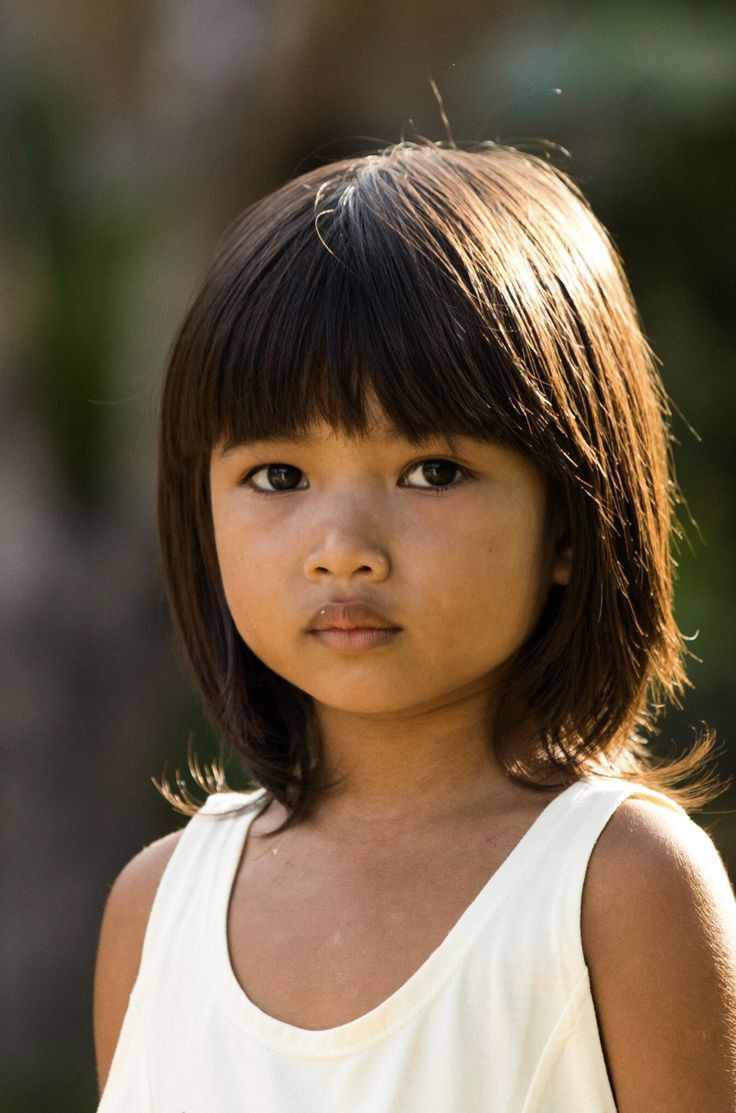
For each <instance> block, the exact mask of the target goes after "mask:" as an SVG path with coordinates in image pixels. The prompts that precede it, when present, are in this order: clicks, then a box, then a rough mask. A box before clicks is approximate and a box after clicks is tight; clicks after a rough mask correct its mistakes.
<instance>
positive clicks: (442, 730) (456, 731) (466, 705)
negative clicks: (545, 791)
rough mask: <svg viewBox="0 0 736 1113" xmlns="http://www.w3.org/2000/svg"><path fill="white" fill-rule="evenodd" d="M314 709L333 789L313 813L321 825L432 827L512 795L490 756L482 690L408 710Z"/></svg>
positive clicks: (488, 708)
mask: <svg viewBox="0 0 736 1113" xmlns="http://www.w3.org/2000/svg"><path fill="white" fill-rule="evenodd" d="M316 712H317V716H318V721H319V726H320V732H321V735H322V739H323V746H324V754H325V776H324V782H325V783H326V784H327V785H328V786H331V787H329V788H328V790H327V792H326V793H325V794H324V795H323V796H322V797H320V801H319V804H318V805H317V807H316V809H315V817H317V816H318V817H319V821H320V822H330V823H331V822H334V823H340V822H342V821H343V820H344V821H345V822H346V823H347V824H349V825H351V826H352V827H355V825H356V824H358V825H360V824H365V825H366V826H372V825H376V824H383V823H386V822H388V823H397V822H402V821H404V820H405V821H406V822H408V823H410V824H411V825H416V824H421V823H423V822H425V821H430V820H431V821H432V822H436V821H437V820H438V819H439V818H441V817H443V816H447V817H450V816H457V815H458V814H459V813H461V812H467V811H469V810H473V809H475V808H476V807H478V806H482V807H485V808H487V807H488V806H493V803H494V802H496V803H498V802H500V801H502V800H505V799H506V798H507V797H508V795H509V792H510V791H513V788H514V782H513V781H512V780H511V778H510V777H509V776H508V774H507V773H505V772H504V770H503V769H502V768H501V766H500V765H499V763H498V762H497V760H496V758H495V756H494V754H493V748H492V738H493V729H494V721H495V717H496V708H495V705H494V701H493V700H492V699H491V698H490V697H489V693H488V691H487V690H484V691H476V692H470V693H464V694H462V695H460V696H457V697H455V698H453V699H452V700H446V701H444V702H442V703H439V704H434V705H433V706H431V707H430V706H427V707H424V708H419V709H412V711H411V712H396V713H393V714H388V713H386V714H382V715H356V714H354V713H350V712H345V711H341V710H339V709H336V708H332V707H326V706H324V705H318V706H317V707H316ZM333 782H337V783H334V784H333Z"/></svg>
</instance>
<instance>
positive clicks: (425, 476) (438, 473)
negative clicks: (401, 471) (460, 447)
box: [406, 460, 468, 491]
mask: <svg viewBox="0 0 736 1113" xmlns="http://www.w3.org/2000/svg"><path fill="white" fill-rule="evenodd" d="M415 474H417V475H418V479H419V482H415V483H411V484H406V486H411V487H418V488H419V489H420V490H421V489H424V490H425V491H427V490H432V489H435V490H436V489H442V488H443V487H456V486H458V484H457V482H456V479H457V476H458V475H459V474H460V475H463V476H464V477H465V476H467V475H468V472H467V470H466V469H465V468H463V467H461V466H460V464H456V463H455V462H454V461H453V460H422V461H421V462H420V463H419V464H415V465H414V467H412V468H411V469H410V470H409V471H408V472H406V477H409V476H411V475H415Z"/></svg>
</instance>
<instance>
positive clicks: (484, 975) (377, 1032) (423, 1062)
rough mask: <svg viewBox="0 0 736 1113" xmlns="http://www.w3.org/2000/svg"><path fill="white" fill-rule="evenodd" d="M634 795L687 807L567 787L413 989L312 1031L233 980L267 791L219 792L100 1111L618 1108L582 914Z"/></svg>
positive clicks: (594, 785) (170, 885) (167, 899)
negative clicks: (236, 899)
mask: <svg viewBox="0 0 736 1113" xmlns="http://www.w3.org/2000/svg"><path fill="white" fill-rule="evenodd" d="M627 796H638V797H644V798H645V799H648V800H652V801H654V802H655V803H659V804H661V805H663V806H665V807H669V808H673V809H674V810H676V811H678V812H680V813H682V814H683V815H685V816H687V813H686V812H685V811H684V809H682V808H681V807H680V806H679V805H678V804H676V803H675V802H674V801H673V800H671V799H670V798H669V797H668V796H665V795H663V794H661V793H659V792H655V791H653V790H651V789H647V788H644V787H643V786H640V785H636V784H632V783H630V782H627V781H624V780H619V779H615V780H614V779H602V778H599V779H593V780H590V781H579V782H576V783H575V784H573V785H570V786H569V787H568V788H567V789H565V791H564V792H562V793H561V794H560V795H559V796H556V797H554V798H553V799H552V801H551V802H550V803H549V804H547V806H546V807H545V809H544V811H543V812H542V813H541V815H539V816H538V818H537V819H536V820H535V822H534V823H533V824H532V826H531V827H530V828H529V830H528V831H527V832H526V834H525V835H524V836H523V838H522V839H521V841H520V842H519V843H518V844H517V845H516V847H515V848H514V850H513V851H512V852H511V854H510V855H509V856H508V858H507V859H506V860H505V861H504V862H503V864H502V865H501V867H500V868H499V869H498V870H496V872H495V873H494V874H493V876H492V877H491V878H490V880H489V881H488V882H487V883H486V885H485V886H484V888H483V889H482V890H481V891H480V893H479V894H478V895H477V897H476V898H475V899H474V900H473V901H472V903H471V904H470V905H469V907H468V908H467V909H466V910H465V912H464V913H463V914H462V916H461V917H460V919H459V920H458V921H457V923H456V924H455V926H454V927H453V928H452V930H451V931H450V932H449V934H448V935H447V936H446V937H445V939H444V940H443V941H442V943H440V945H439V946H438V947H437V949H436V950H435V951H433V952H432V954H431V955H430V956H429V958H428V959H427V960H426V961H425V962H424V963H423V964H422V966H421V967H420V968H419V969H418V970H417V971H416V972H415V973H414V974H413V975H412V976H411V977H410V978H409V980H408V981H406V982H405V983H404V984H403V985H402V986H401V987H400V988H399V989H397V990H396V992H395V993H392V994H391V996H390V997H389V998H388V999H387V1000H385V1001H383V1003H382V1004H380V1005H378V1006H377V1007H376V1008H374V1009H372V1010H371V1011H370V1012H369V1013H366V1014H365V1015H363V1016H360V1017H358V1018H357V1019H356V1020H352V1021H350V1022H349V1023H347V1024H341V1025H340V1026H339V1027H337V1028H329V1029H323V1030H319V1031H312V1030H307V1029H303V1028H298V1027H295V1026H294V1025H291V1024H287V1023H285V1022H283V1021H280V1020H277V1019H275V1018H274V1017H271V1016H269V1015H267V1014H266V1013H265V1012H263V1011H262V1010H261V1009H259V1008H258V1007H257V1006H256V1005H255V1004H254V1003H253V1002H252V1001H250V1000H249V999H248V997H247V995H246V994H245V992H244V991H243V989H242V988H241V986H240V985H239V983H238V981H237V980H236V978H235V974H234V972H233V969H232V966H231V963H230V958H229V954H228V946H227V926H226V925H227V909H228V903H229V898H230V892H231V889H232V885H233V880H234V877H235V874H236V871H237V868H238V864H239V861H240V857H241V853H242V849H243V845H244V842H245V838H246V835H247V832H248V828H249V826H250V824H251V822H252V821H253V819H254V817H255V816H256V815H257V814H258V812H259V811H260V810H261V808H262V806H263V805H264V804H265V803H266V799H267V798H266V795H265V792H264V791H263V790H260V791H259V792H257V793H251V794H248V795H246V794H242V793H224V794H220V795H215V796H211V797H210V798H209V799H208V800H207V802H206V803H205V804H204V806H203V807H202V808H201V810H200V811H199V812H198V813H197V814H196V815H195V816H194V817H193V818H192V819H191V820H190V821H189V822H188V824H187V826H186V827H185V829H184V832H183V834H182V837H181V839H180V840H179V843H178V844H177V847H176V849H175V851H174V853H173V855H172V857H171V859H170V860H169V863H168V865H167V867H166V870H165V872H164V875H163V877H162V879H161V882H160V884H159V888H158V891H157V894H156V897H155V900H154V903H153V907H152V910H151V915H150V919H149V923H148V927H147V931H146V936H145V941H144V946H143V955H142V959H141V967H140V971H139V974H138V978H137V980H136V983H135V986H134V988H133V991H132V993H131V996H130V1003H129V1005H128V1010H127V1013H126V1015H125V1020H124V1023H123V1026H122V1030H121V1033H120V1037H119V1040H118V1044H117V1048H116V1051H115V1055H114V1058H113V1062H112V1066H111V1069H110V1074H109V1077H108V1080H107V1084H106V1087H105V1091H104V1094H103V1097H102V1101H101V1104H100V1106H99V1111H98V1113H615V1110H616V1105H615V1102H614V1098H613V1093H612V1090H611V1086H610V1083H609V1079H608V1074H607V1071H606V1064H605V1060H604V1057H603V1051H602V1048H601V1043H600V1037H599V1032H598V1026H597V1022H596V1014H595V1009H594V1005H593V999H592V996H591V990H590V982H589V979H588V970H587V968H586V965H585V959H584V955H583V949H582V939H581V929H580V913H581V898H582V891H583V882H584V880H585V872H586V868H587V864H588V859H589V857H590V854H591V851H592V849H593V847H594V845H595V842H596V840H597V838H598V836H599V835H600V833H601V831H602V830H603V828H604V827H605V825H606V823H607V822H608V820H609V818H610V816H611V815H612V814H613V812H614V811H615V810H616V808H617V807H618V805H619V804H620V803H621V801H622V800H624V799H625V798H626V797H627ZM429 868H430V867H428V870H429ZM427 883H428V884H431V878H430V877H429V876H428V879H427ZM295 915H298V910H297V909H295Z"/></svg>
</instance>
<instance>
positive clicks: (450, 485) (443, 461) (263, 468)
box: [240, 456, 473, 498]
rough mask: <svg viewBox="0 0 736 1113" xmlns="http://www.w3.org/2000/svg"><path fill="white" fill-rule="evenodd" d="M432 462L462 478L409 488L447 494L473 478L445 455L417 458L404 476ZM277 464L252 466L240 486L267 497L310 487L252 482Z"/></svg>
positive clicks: (470, 473)
mask: <svg viewBox="0 0 736 1113" xmlns="http://www.w3.org/2000/svg"><path fill="white" fill-rule="evenodd" d="M430 463H431V464H439V463H441V464H452V465H453V467H455V468H457V471H458V472H459V473H460V476H461V478H460V479H459V480H457V479H456V481H455V482H454V483H446V484H445V485H444V486H440V487H432V486H427V487H409V488H408V490H411V491H421V492H422V493H423V494H425V493H426V494H431V495H446V494H447V493H448V492H449V491H450V490H452V488H454V487H460V486H462V484H463V483H465V482H467V480H468V479H472V478H473V473H472V472H471V471H470V470H469V468H466V467H463V465H462V464H458V463H457V461H456V460H448V459H447V458H446V457H444V456H427V457H425V458H424V459H423V460H417V462H416V463H414V464H412V465H411V466H410V467H409V468H407V469H406V471H405V472H403V475H402V478H403V476H404V475H408V474H410V473H411V472H413V471H414V470H415V469H416V468H420V467H421V466H422V465H423V464H430ZM277 464H280V461H272V462H271V463H269V464H258V465H257V466H256V467H254V468H250V469H249V470H248V471H247V472H246V473H245V475H244V476H243V478H242V479H241V480H240V486H243V487H245V486H247V487H249V489H250V490H251V491H252V492H253V493H254V494H256V495H265V496H266V497H267V498H271V497H272V496H273V495H290V494H292V493H294V492H295V491H304V490H307V489H308V488H305V487H292V488H290V489H286V490H283V491H264V490H262V489H261V488H260V487H255V486H253V485H252V484H251V483H250V480H251V479H252V478H253V476H254V475H257V474H258V472H261V471H267V470H268V468H270V467H274V466H277ZM282 466H284V467H292V466H293V465H291V464H285V465H282ZM294 470H295V471H301V468H294ZM301 474H302V475H304V472H302V473H301Z"/></svg>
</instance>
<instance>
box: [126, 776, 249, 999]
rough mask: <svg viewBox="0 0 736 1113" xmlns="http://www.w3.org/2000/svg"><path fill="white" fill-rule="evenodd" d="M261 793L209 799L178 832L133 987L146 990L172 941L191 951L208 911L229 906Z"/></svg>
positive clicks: (149, 920) (237, 793) (155, 900)
mask: <svg viewBox="0 0 736 1113" xmlns="http://www.w3.org/2000/svg"><path fill="white" fill-rule="evenodd" d="M267 801H268V793H267V792H266V790H265V789H259V790H258V791H257V792H252V793H242V792H227V793H216V794H214V795H212V796H209V797H208V798H207V800H206V801H205V803H204V804H203V805H202V807H201V808H200V809H199V811H198V812H197V813H196V814H195V815H193V816H192V818H191V819H190V820H189V822H188V823H187V825H186V826H185V827H184V829H183V831H182V835H181V838H180V839H179V842H178V843H177V845H176V849H175V850H174V853H173V854H172V855H171V858H170V859H169V861H168V863H167V865H166V868H165V870H164V872H163V874H162V876H161V880H160V881H159V884H158V888H157V890H156V895H155V897H154V900H153V904H152V906H151V912H150V915H149V918H148V924H147V927H146V934H145V937H144V940H143V951H142V955H141V964H140V969H139V972H138V979H137V983H136V984H138V982H140V983H142V984H145V983H146V982H147V980H148V979H149V977H150V976H151V973H152V971H153V970H154V969H155V968H156V967H157V966H158V964H159V962H160V961H161V960H162V958H163V956H166V955H168V954H170V952H171V947H172V941H174V940H175V939H176V938H177V937H179V938H183V937H186V938H187V939H188V941H189V944H190V945H191V944H192V943H193V942H195V940H196V938H197V935H198V933H199V932H200V931H203V930H204V929H205V926H206V918H207V913H208V910H209V909H210V908H211V907H212V905H213V902H215V901H217V900H218V899H222V900H225V901H227V899H228V895H229V894H227V893H225V892H224V888H225V887H226V886H228V885H229V884H230V881H231V878H232V873H233V872H234V869H235V867H236V865H237V859H238V858H239V856H240V853H241V851H242V848H243V844H244V841H245V837H246V834H247V831H248V827H249V826H250V824H251V822H252V821H253V819H255V817H256V815H258V813H259V812H260V810H261V807H262V806H263V805H264V804H265V803H267Z"/></svg>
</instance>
